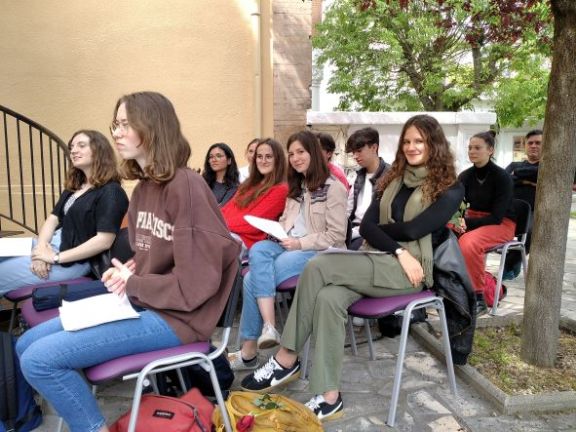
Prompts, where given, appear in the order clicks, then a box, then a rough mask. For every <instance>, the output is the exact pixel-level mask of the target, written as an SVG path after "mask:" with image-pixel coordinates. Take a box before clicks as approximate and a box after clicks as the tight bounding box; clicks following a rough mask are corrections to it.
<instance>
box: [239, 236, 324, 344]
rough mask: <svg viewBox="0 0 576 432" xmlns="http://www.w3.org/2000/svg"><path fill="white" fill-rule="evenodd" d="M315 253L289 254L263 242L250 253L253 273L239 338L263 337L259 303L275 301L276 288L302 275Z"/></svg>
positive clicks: (247, 278)
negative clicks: (259, 299)
mask: <svg viewBox="0 0 576 432" xmlns="http://www.w3.org/2000/svg"><path fill="white" fill-rule="evenodd" d="M316 253H317V251H314V250H307V251H302V250H296V251H287V250H286V249H284V248H283V247H282V246H280V245H279V244H278V243H275V242H273V241H270V240H263V241H260V242H258V243H256V244H255V245H254V246H252V248H251V249H250V253H249V255H248V260H249V262H250V271H249V272H248V273H247V274H246V276H244V290H243V299H242V318H241V319H240V335H241V337H242V338H243V339H248V340H255V339H258V337H259V336H260V334H261V333H262V325H263V322H262V315H261V314H260V309H258V302H257V299H258V298H260V297H274V296H275V295H276V286H278V285H279V284H280V283H282V282H284V281H285V280H286V279H289V278H291V277H292V276H296V275H299V274H300V273H302V270H303V269H304V267H305V266H306V263H307V262H308V261H309V260H310V258H312V257H313V256H314V255H316Z"/></svg>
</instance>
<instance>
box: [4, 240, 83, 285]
mask: <svg viewBox="0 0 576 432" xmlns="http://www.w3.org/2000/svg"><path fill="white" fill-rule="evenodd" d="M60 235H61V230H57V231H55V232H54V235H53V236H52V240H51V241H50V246H52V249H54V250H55V251H59V250H60ZM36 243H37V241H36V239H34V240H33V247H34V246H36ZM30 263H31V259H30V257H29V256H20V257H0V296H2V295H4V294H6V293H7V292H8V291H12V290H15V289H17V288H20V287H23V286H25V285H36V284H41V283H45V282H59V281H63V280H66V279H75V278H77V277H80V276H85V275H87V274H88V273H90V264H89V263H88V262H82V263H75V264H72V265H70V266H68V267H63V266H61V265H52V268H51V269H50V273H49V274H48V279H42V278H39V277H38V276H36V275H35V274H34V273H32V270H30Z"/></svg>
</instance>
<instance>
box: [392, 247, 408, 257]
mask: <svg viewBox="0 0 576 432" xmlns="http://www.w3.org/2000/svg"><path fill="white" fill-rule="evenodd" d="M404 252H406V249H404V248H398V249H396V250H395V251H394V255H396V256H397V257H398V256H400V255H402V254H403V253H404Z"/></svg>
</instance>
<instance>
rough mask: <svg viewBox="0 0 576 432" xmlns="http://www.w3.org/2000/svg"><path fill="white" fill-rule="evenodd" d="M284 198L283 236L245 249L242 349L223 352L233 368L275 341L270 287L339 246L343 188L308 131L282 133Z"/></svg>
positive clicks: (249, 364) (251, 362)
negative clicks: (247, 268) (247, 265)
mask: <svg viewBox="0 0 576 432" xmlns="http://www.w3.org/2000/svg"><path fill="white" fill-rule="evenodd" d="M287 150H288V162H289V164H290V166H289V168H288V187H289V190H288V199H287V200H286V207H285V208H284V212H283V213H282V216H281V217H280V221H279V222H280V224H281V225H282V227H283V228H284V230H285V231H286V232H287V233H288V237H287V238H285V239H283V240H279V241H278V242H276V241H272V240H263V241H260V242H258V243H256V244H255V245H254V246H252V249H250V254H249V256H248V258H249V261H250V271H249V272H248V273H247V274H246V276H245V277H244V291H243V301H242V318H241V320H240V334H241V336H242V338H243V339H244V343H243V344H242V349H241V350H240V351H238V352H235V353H232V354H230V356H229V359H230V361H231V365H232V367H233V368H234V369H236V370H241V369H255V368H256V367H258V356H257V354H258V352H257V350H258V349H266V348H272V347H274V346H276V345H278V343H279V342H280V335H279V334H278V331H276V328H275V314H274V297H275V295H276V286H278V285H279V284H280V283H282V282H283V281H285V280H286V279H289V278H291V277H292V276H296V275H298V274H300V272H301V271H302V269H303V268H304V266H305V265H306V263H307V262H308V260H309V259H310V258H312V257H313V256H314V255H316V253H317V252H318V251H320V250H324V249H327V248H329V247H340V248H344V247H345V245H344V242H345V238H346V202H347V192H346V188H345V187H344V185H343V184H342V183H341V182H340V181H339V180H337V179H336V178H335V177H332V176H331V175H330V171H329V170H328V166H327V165H326V161H325V159H324V157H323V155H322V149H321V147H320V143H319V142H318V139H317V138H316V136H315V135H314V134H313V133H312V132H309V131H302V132H298V133H295V134H293V135H292V136H290V138H288V144H287Z"/></svg>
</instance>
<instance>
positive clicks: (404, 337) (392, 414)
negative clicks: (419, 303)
mask: <svg viewBox="0 0 576 432" xmlns="http://www.w3.org/2000/svg"><path fill="white" fill-rule="evenodd" d="M411 314H412V307H411V306H408V308H406V309H405V311H404V314H403V317H402V332H401V333H400V345H399V346H398V358H397V359H396V368H394V385H393V387H392V398H391V399H390V411H388V420H387V422H386V423H387V424H388V426H390V427H394V422H395V421H396V408H397V407H398V398H399V397H400V384H401V381H402V369H403V368H404V357H405V355H406V343H407V341H408V330H409V328H410V316H411Z"/></svg>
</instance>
